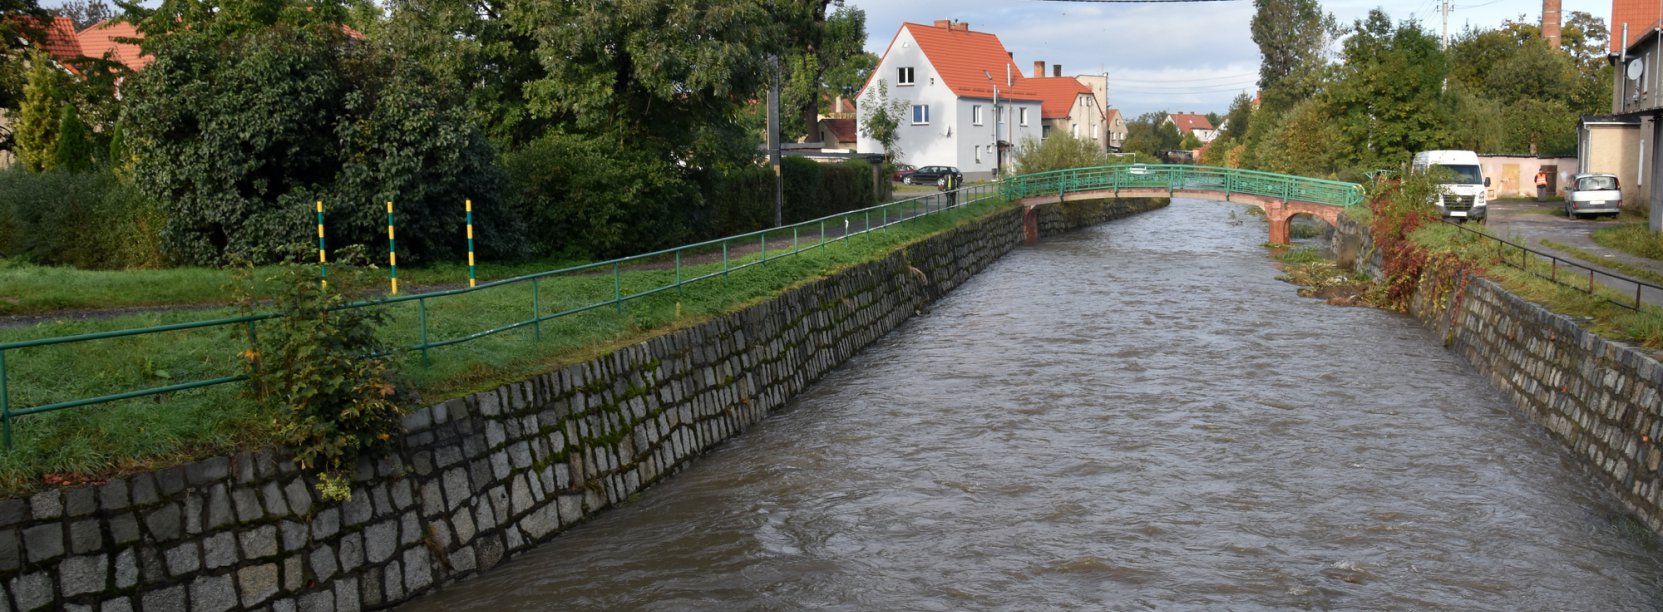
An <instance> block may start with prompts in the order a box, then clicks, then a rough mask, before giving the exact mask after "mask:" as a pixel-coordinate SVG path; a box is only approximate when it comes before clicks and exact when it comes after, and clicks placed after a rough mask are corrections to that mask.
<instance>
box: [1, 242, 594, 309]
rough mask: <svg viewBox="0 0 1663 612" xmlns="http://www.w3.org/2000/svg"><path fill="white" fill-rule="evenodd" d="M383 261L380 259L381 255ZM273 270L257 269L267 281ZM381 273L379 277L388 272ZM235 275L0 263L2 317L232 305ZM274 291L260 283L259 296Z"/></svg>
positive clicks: (459, 270) (454, 275)
mask: <svg viewBox="0 0 1663 612" xmlns="http://www.w3.org/2000/svg"><path fill="white" fill-rule="evenodd" d="M383 257H384V255H383ZM574 263H576V262H572V261H569V260H541V261H530V262H509V263H493V262H479V265H477V266H475V276H476V277H477V278H479V279H481V280H485V281H489V280H497V279H504V278H512V277H515V276H521V275H525V274H533V273H536V272H542V271H544V270H553V269H557V268H562V267H566V266H569V265H573V264H574ZM272 272H273V269H272V268H269V267H266V268H260V269H258V270H256V274H255V276H256V278H259V279H266V278H269V277H271V276H273V274H272ZM386 272H387V271H386V269H382V274H383V275H385V274H386ZM398 275H399V283H400V286H401V289H403V290H405V291H412V290H418V289H420V288H422V287H432V286H449V287H458V286H465V285H467V283H468V266H467V264H466V263H465V262H436V263H433V264H431V265H427V266H423V267H421V268H410V267H401V268H400V269H399V271H398ZM236 283H237V280H236V277H235V273H234V272H233V271H231V270H229V269H224V268H200V267H184V268H167V269H160V270H78V269H75V268H69V267H55V266H38V265H34V264H28V263H22V262H18V261H14V260H7V259H0V315H42V314H47V313H51V312H54V311H62V310H107V309H122V308H144V307H159V306H197V305H214V304H230V303H232V302H234V301H236V299H237V291H238V287H237V285H236ZM387 287H388V283H387V281H386V277H385V276H383V277H382V278H380V279H375V280H372V281H369V282H367V283H366V284H365V286H363V287H356V288H354V290H355V291H358V292H361V293H373V292H376V291H384V290H385V289H386V288H387ZM275 289H276V288H275V287H274V286H272V285H271V284H270V283H266V282H262V283H261V284H260V285H259V286H257V287H256V288H255V292H256V293H257V294H270V293H271V292H272V291H274V290H275Z"/></svg>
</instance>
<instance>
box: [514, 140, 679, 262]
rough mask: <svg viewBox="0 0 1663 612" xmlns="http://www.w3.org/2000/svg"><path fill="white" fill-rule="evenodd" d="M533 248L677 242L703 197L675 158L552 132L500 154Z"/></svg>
mask: <svg viewBox="0 0 1663 612" xmlns="http://www.w3.org/2000/svg"><path fill="white" fill-rule="evenodd" d="M503 165H504V167H505V169H506V171H507V173H508V177H509V180H510V182H511V184H512V193H513V196H512V197H513V203H512V204H511V205H510V206H511V207H512V210H513V214H515V215H517V216H518V217H519V218H520V219H521V220H523V221H524V222H525V224H526V227H527V228H529V238H528V241H529V243H530V248H531V251H532V252H533V253H535V254H537V255H539V256H563V257H573V258H609V257H619V256H624V255H629V254H632V253H642V252H646V251H652V250H657V249H660V248H665V247H669V246H675V245H678V244H682V243H684V242H685V241H686V239H687V238H688V237H689V236H690V235H691V232H690V231H689V229H688V219H689V218H691V217H692V212H693V211H696V210H698V209H699V208H700V207H701V206H700V205H701V204H702V201H703V198H702V195H701V194H700V192H699V190H698V189H697V188H695V184H694V183H693V182H692V181H691V180H689V178H688V177H687V176H686V175H685V174H684V171H683V169H682V168H681V167H679V166H678V165H676V164H674V163H671V162H670V161H669V160H666V159H663V158H661V157H658V156H657V155H656V154H655V153H654V152H651V151H645V150H642V149H641V148H640V147H634V146H629V145H627V144H625V143H621V142H617V141H616V140H614V139H612V138H611V137H608V136H588V135H575V134H561V133H554V134H549V135H548V136H544V137H543V138H541V139H539V140H537V141H535V142H533V143H531V144H529V145H527V146H526V147H525V148H524V149H521V150H519V151H517V152H515V153H512V154H510V155H508V156H506V158H505V159H504V162H503Z"/></svg>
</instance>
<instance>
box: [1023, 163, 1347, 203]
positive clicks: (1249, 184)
mask: <svg viewBox="0 0 1663 612" xmlns="http://www.w3.org/2000/svg"><path fill="white" fill-rule="evenodd" d="M1001 185H1002V190H1003V193H1004V195H1005V197H1006V198H1009V199H1011V200H1019V199H1022V198H1029V197H1034V196H1047V195H1061V194H1066V193H1075V192H1081V191H1104V190H1112V191H1120V190H1122V189H1164V190H1167V191H1169V192H1177V191H1217V192H1221V193H1224V194H1225V195H1230V194H1236V193H1242V194H1249V195H1256V196H1264V197H1272V198H1279V199H1281V200H1283V201H1293V202H1308V203H1311V204H1322V205H1327V206H1339V207H1351V206H1358V205H1361V204H1362V203H1363V197H1364V196H1363V187H1362V186H1361V185H1358V184H1356V183H1346V182H1342V181H1330V180H1326V179H1315V178H1307V177H1303V176H1292V175H1287V174H1276V173H1272V172H1260V171H1257V170H1241V169H1237V168H1218V167H1213V166H1189V165H1179V164H1125V165H1119V166H1101V167H1095V168H1073V169H1069V170H1053V171H1050V172H1039V173H1035V174H1024V175H1019V176H1014V177H1011V178H1009V179H1006V180H1005V181H1004V182H1003V183H1001Z"/></svg>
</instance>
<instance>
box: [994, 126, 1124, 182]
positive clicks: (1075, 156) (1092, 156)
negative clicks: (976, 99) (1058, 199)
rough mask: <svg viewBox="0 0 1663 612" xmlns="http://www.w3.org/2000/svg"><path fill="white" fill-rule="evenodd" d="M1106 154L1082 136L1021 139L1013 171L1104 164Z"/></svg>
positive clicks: (1029, 172)
mask: <svg viewBox="0 0 1663 612" xmlns="http://www.w3.org/2000/svg"><path fill="white" fill-rule="evenodd" d="M1108 164H1109V156H1108V154H1107V153H1105V152H1104V151H1103V147H1101V146H1099V145H1098V144H1097V143H1095V142H1092V141H1090V140H1087V139H1084V138H1075V137H1072V136H1066V135H1063V134H1056V135H1053V136H1051V137H1050V138H1046V139H1045V140H1041V141H1038V142H1035V141H1034V140H1033V139H1032V138H1029V139H1027V140H1024V141H1023V142H1022V147H1021V148H1020V149H1018V150H1017V152H1016V172H1017V174H1034V173H1036V172H1049V171H1051V170H1067V169H1069V168H1091V167H1096V166H1106V165H1108Z"/></svg>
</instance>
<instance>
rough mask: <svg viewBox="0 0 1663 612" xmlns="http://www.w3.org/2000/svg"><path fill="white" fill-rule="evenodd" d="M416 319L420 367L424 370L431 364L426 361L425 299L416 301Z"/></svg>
mask: <svg viewBox="0 0 1663 612" xmlns="http://www.w3.org/2000/svg"><path fill="white" fill-rule="evenodd" d="M416 319H417V326H418V327H419V328H420V329H421V341H422V367H424V368H425V367H427V366H428V365H430V363H431V362H429V361H428V360H427V298H419V299H417V300H416Z"/></svg>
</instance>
